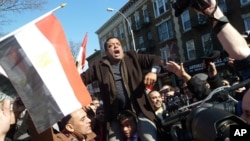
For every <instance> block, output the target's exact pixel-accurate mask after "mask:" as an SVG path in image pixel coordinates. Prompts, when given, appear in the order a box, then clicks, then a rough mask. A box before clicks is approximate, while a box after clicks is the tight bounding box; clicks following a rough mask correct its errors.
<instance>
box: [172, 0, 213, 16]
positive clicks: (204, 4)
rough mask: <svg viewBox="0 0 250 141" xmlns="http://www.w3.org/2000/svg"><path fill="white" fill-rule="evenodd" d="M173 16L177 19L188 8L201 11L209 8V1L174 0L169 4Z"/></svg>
mask: <svg viewBox="0 0 250 141" xmlns="http://www.w3.org/2000/svg"><path fill="white" fill-rule="evenodd" d="M171 4H172V7H173V8H174V10H175V16H176V17H179V16H180V15H181V13H182V12H183V11H185V10H186V9H187V8H188V7H193V8H194V9H197V10H200V11H203V10H204V9H206V8H208V7H209V6H210V3H209V0H175V2H174V1H172V2H171Z"/></svg>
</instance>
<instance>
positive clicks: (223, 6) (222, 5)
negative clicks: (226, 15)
mask: <svg viewBox="0 0 250 141" xmlns="http://www.w3.org/2000/svg"><path fill="white" fill-rule="evenodd" d="M218 6H219V7H220V9H221V11H222V12H227V5H226V2H225V0H218Z"/></svg>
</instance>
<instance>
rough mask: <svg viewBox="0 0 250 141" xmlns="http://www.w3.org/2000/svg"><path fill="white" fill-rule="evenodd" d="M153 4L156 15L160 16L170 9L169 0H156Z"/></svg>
mask: <svg viewBox="0 0 250 141" xmlns="http://www.w3.org/2000/svg"><path fill="white" fill-rule="evenodd" d="M153 6H154V14H155V17H159V16H160V15H162V14H163V13H165V12H167V11H168V10H169V7H168V0H154V1H153Z"/></svg>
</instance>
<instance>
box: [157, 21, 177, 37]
mask: <svg viewBox="0 0 250 141" xmlns="http://www.w3.org/2000/svg"><path fill="white" fill-rule="evenodd" d="M157 33H158V36H159V41H160V42H162V41H165V40H168V39H171V38H173V36H174V31H173V24H172V21H171V20H170V19H168V20H166V21H164V22H162V23H161V24H159V25H158V26H157Z"/></svg>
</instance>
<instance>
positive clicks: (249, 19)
mask: <svg viewBox="0 0 250 141" xmlns="http://www.w3.org/2000/svg"><path fill="white" fill-rule="evenodd" d="M243 20H244V24H245V29H246V30H250V16H248V17H245V18H244V19H243Z"/></svg>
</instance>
